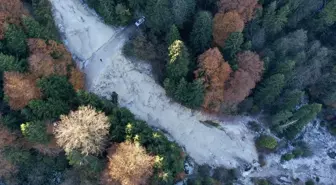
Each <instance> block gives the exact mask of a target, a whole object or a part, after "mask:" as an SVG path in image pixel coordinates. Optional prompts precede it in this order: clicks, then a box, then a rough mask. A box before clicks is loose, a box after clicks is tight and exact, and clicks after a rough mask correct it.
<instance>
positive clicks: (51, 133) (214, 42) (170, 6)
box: [0, 0, 336, 185]
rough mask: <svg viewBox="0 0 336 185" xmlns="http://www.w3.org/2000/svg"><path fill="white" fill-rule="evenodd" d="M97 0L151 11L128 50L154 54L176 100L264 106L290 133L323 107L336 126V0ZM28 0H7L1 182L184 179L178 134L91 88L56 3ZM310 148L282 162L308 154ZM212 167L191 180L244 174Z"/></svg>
mask: <svg viewBox="0 0 336 185" xmlns="http://www.w3.org/2000/svg"><path fill="white" fill-rule="evenodd" d="M86 1H87V3H88V4H89V6H91V7H92V8H94V9H95V10H96V12H97V13H98V14H99V15H100V16H101V17H102V19H103V20H104V21H105V22H106V23H107V24H111V25H114V26H126V25H129V24H133V22H134V20H136V19H137V18H139V17H140V16H143V15H144V16H145V17H146V22H145V24H144V25H142V26H141V31H140V32H139V33H138V34H137V35H136V36H134V37H133V38H131V39H130V40H129V42H128V43H127V44H126V45H125V47H124V53H125V55H126V56H129V57H136V58H139V59H142V60H146V61H150V62H151V63H152V64H153V66H154V71H153V72H154V73H155V74H156V76H157V77H158V78H157V79H158V83H160V84H161V85H162V86H163V87H164V88H165V90H166V92H167V95H168V96H170V97H171V98H172V99H173V100H175V101H177V102H179V103H181V104H183V105H185V106H187V107H190V108H192V109H201V110H203V111H205V112H209V113H213V114H243V113H248V114H257V113H260V112H263V113H264V114H265V115H266V116H267V118H268V121H267V123H268V126H269V127H270V128H271V129H272V131H273V132H274V133H275V134H277V135H278V136H279V137H281V138H282V137H283V138H286V139H288V140H293V139H295V137H296V136H297V134H298V133H299V132H300V131H301V130H302V128H303V127H304V126H305V125H306V124H308V123H309V122H310V121H311V120H313V119H314V118H315V117H316V116H317V115H319V116H320V117H321V118H323V119H324V120H325V126H326V127H328V128H329V130H330V131H331V133H334V134H336V117H335V115H334V112H335V106H336V89H335V88H336V81H335V79H336V78H335V77H336V67H335V63H334V61H335V49H336V45H335V43H336V24H335V21H336V0H295V1H292V0H259V1H257V0H86ZM24 3H25V4H26V6H28V7H30V8H26V7H24V6H23V3H22V2H21V1H20V0H11V1H8V0H0V74H1V77H2V78H1V80H0V82H1V86H0V88H1V90H0V92H1V93H0V96H1V97H0V98H1V99H2V101H0V112H1V117H0V165H1V167H2V168H1V169H0V180H1V181H4V182H5V183H6V184H8V185H12V184H13V185H16V184H18V185H32V184H33V185H44V184H48V185H49V184H50V185H52V184H55V185H56V184H62V185H67V184H107V185H108V184H113V185H115V184H122V185H129V184H132V185H133V184H134V185H140V184H153V185H154V184H158V185H164V184H167V185H171V184H173V183H174V182H176V181H178V180H180V179H183V178H184V177H185V173H184V170H183V163H184V160H185V154H184V153H183V151H182V149H181V148H180V147H179V146H178V145H177V144H175V143H173V142H170V141H168V140H167V138H166V137H165V136H164V135H163V134H162V133H160V132H157V131H154V130H152V129H151V128H149V127H148V126H147V125H146V123H145V122H143V121H141V120H137V119H136V118H135V117H134V115H133V114H132V113H131V112H129V111H128V110H127V109H124V108H120V107H119V106H118V95H117V94H116V93H113V94H111V100H107V99H101V98H99V97H97V96H96V95H94V94H90V93H87V92H85V91H84V90H83V89H84V84H85V79H84V75H83V74H82V73H81V71H80V70H79V69H78V68H77V67H76V65H75V64H74V62H73V61H72V57H71V54H69V53H68V52H67V51H66V48H65V47H64V45H63V44H62V43H61V42H60V40H59V36H58V32H57V29H56V27H55V24H54V22H53V18H52V14H51V5H50V3H49V1H48V0H27V1H25V2H24ZM76 123H81V124H76ZM82 138H85V139H82ZM256 145H257V146H258V148H259V149H267V150H273V149H274V148H276V145H277V143H276V141H275V140H274V138H271V137H269V136H261V137H260V138H259V139H258V140H257V142H256ZM302 148H305V147H304V146H303V145H300V147H298V148H297V149H294V150H293V152H292V153H290V154H288V155H285V156H283V160H290V159H291V158H294V157H299V156H302V155H304V153H303V152H302V151H304V149H302ZM135 158H137V159H141V160H134V159H135ZM206 168H207V167H206V166H203V167H201V168H200V169H199V173H201V174H202V175H201V176H199V177H196V178H194V179H191V180H190V181H189V182H188V184H195V185H198V184H210V185H211V184H218V183H219V181H221V182H223V183H224V182H225V183H226V184H230V183H231V182H232V180H235V179H234V178H235V172H234V170H225V169H220V168H219V169H216V170H215V171H214V174H213V176H212V177H210V174H209V173H208V171H209V170H208V169H206ZM260 183H263V182H262V181H261V182H260ZM266 183H267V182H266Z"/></svg>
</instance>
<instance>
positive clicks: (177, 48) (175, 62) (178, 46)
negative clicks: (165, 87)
mask: <svg viewBox="0 0 336 185" xmlns="http://www.w3.org/2000/svg"><path fill="white" fill-rule="evenodd" d="M189 63H190V59H189V53H188V50H187V47H186V46H185V45H184V43H183V42H182V41H180V40H176V41H174V42H173V44H172V45H170V46H169V62H168V64H167V68H166V76H167V77H168V78H169V79H170V80H173V81H176V82H178V81H180V79H181V78H183V77H185V76H186V75H187V73H188V71H189V68H188V66H189Z"/></svg>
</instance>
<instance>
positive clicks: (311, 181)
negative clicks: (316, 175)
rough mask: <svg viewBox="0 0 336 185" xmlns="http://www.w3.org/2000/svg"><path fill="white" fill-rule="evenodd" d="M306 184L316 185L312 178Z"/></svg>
mask: <svg viewBox="0 0 336 185" xmlns="http://www.w3.org/2000/svg"><path fill="white" fill-rule="evenodd" d="M305 185H315V183H314V181H313V180H312V179H310V180H307V181H306V183H305Z"/></svg>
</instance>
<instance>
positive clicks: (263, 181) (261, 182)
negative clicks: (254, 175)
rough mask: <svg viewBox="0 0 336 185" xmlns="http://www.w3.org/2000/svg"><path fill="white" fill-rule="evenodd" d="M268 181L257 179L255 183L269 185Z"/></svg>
mask: <svg viewBox="0 0 336 185" xmlns="http://www.w3.org/2000/svg"><path fill="white" fill-rule="evenodd" d="M269 184H270V183H269V182H268V180H266V179H258V180H257V183H256V185H269Z"/></svg>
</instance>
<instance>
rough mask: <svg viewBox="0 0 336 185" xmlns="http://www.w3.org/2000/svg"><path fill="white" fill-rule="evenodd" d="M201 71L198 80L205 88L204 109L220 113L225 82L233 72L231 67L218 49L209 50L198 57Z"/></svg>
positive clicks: (197, 73) (196, 73)
mask: <svg viewBox="0 0 336 185" xmlns="http://www.w3.org/2000/svg"><path fill="white" fill-rule="evenodd" d="M198 67H199V69H198V70H197V71H195V75H196V78H198V79H199V80H201V81H202V82H203V84H204V87H205V97H204V102H203V108H204V109H205V110H207V111H210V112H218V111H219V109H220V105H221V103H222V102H223V98H224V97H223V95H224V88H225V82H226V81H227V80H228V78H229V76H230V73H231V72H232V70H231V68H230V65H229V64H228V63H227V62H225V61H224V59H223V56H222V54H221V53H220V51H219V50H218V48H214V49H209V50H207V51H206V52H204V53H203V54H202V55H200V56H199V57H198Z"/></svg>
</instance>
